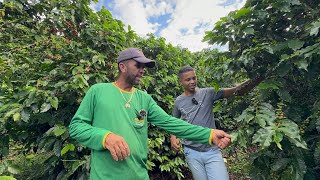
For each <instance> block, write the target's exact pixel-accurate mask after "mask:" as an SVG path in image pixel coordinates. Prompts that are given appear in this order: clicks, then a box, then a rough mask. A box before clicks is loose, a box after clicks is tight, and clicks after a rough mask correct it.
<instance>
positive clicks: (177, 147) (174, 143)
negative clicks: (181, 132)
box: [170, 135, 181, 152]
mask: <svg viewBox="0 0 320 180" xmlns="http://www.w3.org/2000/svg"><path fill="white" fill-rule="evenodd" d="M170 142H171V149H172V150H174V151H175V152H178V151H179V150H180V147H181V146H180V139H178V138H177V137H176V136H174V135H171V137H170Z"/></svg>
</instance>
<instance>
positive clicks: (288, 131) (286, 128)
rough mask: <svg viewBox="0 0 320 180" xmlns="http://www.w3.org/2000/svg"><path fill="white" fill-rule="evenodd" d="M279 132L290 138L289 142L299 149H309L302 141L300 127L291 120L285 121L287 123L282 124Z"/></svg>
mask: <svg viewBox="0 0 320 180" xmlns="http://www.w3.org/2000/svg"><path fill="white" fill-rule="evenodd" d="M278 130H279V131H280V132H283V133H284V134H285V135H286V136H287V137H288V139H289V141H290V142H292V143H293V144H294V145H296V146H297V147H301V148H303V149H307V144H306V142H305V141H303V140H301V136H300V134H299V128H298V125H297V124H296V123H294V122H293V121H291V120H289V119H285V121H284V122H282V124H281V126H280V127H279V128H278Z"/></svg>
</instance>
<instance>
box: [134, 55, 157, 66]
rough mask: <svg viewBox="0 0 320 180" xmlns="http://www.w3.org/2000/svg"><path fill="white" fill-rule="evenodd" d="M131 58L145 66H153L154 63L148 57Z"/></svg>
mask: <svg viewBox="0 0 320 180" xmlns="http://www.w3.org/2000/svg"><path fill="white" fill-rule="evenodd" d="M133 59H134V60H135V61H137V62H139V63H143V64H145V65H146V67H147V68H153V67H154V66H155V65H156V63H155V62H154V61H152V60H151V59H148V58H144V57H140V58H133Z"/></svg>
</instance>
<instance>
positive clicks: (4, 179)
mask: <svg viewBox="0 0 320 180" xmlns="http://www.w3.org/2000/svg"><path fill="white" fill-rule="evenodd" d="M0 179H1V180H17V179H16V178H14V177H12V176H0Z"/></svg>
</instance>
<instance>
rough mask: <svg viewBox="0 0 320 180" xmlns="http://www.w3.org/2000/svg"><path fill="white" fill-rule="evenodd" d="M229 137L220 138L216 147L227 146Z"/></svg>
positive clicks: (222, 147)
mask: <svg viewBox="0 0 320 180" xmlns="http://www.w3.org/2000/svg"><path fill="white" fill-rule="evenodd" d="M230 141H231V139H230V138H227V137H224V138H222V139H220V142H219V144H218V147H219V148H221V149H224V148H225V147H227V146H228V145H229V144H230Z"/></svg>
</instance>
